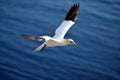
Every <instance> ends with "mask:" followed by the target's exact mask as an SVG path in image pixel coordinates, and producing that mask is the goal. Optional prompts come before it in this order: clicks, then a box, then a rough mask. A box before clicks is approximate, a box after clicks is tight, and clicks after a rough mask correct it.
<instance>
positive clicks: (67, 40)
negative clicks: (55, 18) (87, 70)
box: [66, 39, 77, 45]
mask: <svg viewBox="0 0 120 80" xmlns="http://www.w3.org/2000/svg"><path fill="white" fill-rule="evenodd" d="M66 43H67V44H74V45H77V44H76V43H75V41H74V40H73V39H66Z"/></svg>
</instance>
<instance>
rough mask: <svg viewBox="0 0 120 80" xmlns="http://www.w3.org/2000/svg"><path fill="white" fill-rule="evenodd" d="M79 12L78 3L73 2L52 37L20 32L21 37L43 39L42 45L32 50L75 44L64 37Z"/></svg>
mask: <svg viewBox="0 0 120 80" xmlns="http://www.w3.org/2000/svg"><path fill="white" fill-rule="evenodd" d="M78 12H79V3H78V4H74V5H73V6H72V7H71V8H70V10H69V11H68V13H67V15H66V17H65V20H64V21H63V22H62V23H61V25H60V26H59V27H58V28H57V29H56V31H55V35H54V36H53V37H50V36H29V35H25V34H21V35H22V37H24V38H27V39H31V40H36V41H44V43H43V44H42V45H40V46H39V47H38V48H36V49H35V50H34V51H43V49H44V48H45V47H55V46H65V45H69V44H76V43H75V42H74V40H73V39H64V36H65V34H66V33H67V31H68V30H69V29H70V27H71V26H72V25H73V24H74V23H75V21H76V19H77V16H78Z"/></svg>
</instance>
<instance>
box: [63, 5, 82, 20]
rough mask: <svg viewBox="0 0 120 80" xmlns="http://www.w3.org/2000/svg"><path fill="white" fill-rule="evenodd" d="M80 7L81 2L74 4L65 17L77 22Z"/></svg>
mask: <svg viewBox="0 0 120 80" xmlns="http://www.w3.org/2000/svg"><path fill="white" fill-rule="evenodd" d="M79 7H80V4H79V3H76V4H73V6H72V7H71V8H70V10H69V11H68V13H67V15H66V17H65V20H71V21H73V22H75V21H76V19H77V16H78V12H79Z"/></svg>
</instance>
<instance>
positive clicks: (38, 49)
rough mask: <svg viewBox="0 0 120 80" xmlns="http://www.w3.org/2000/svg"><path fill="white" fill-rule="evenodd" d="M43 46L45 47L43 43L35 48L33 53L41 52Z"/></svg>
mask: <svg viewBox="0 0 120 80" xmlns="http://www.w3.org/2000/svg"><path fill="white" fill-rule="evenodd" d="M44 45H45V43H43V44H42V45H40V46H39V47H37V48H36V49H35V50H34V51H33V52H36V51H40V50H42V48H43V47H44Z"/></svg>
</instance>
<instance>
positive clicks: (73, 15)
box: [53, 4, 79, 39]
mask: <svg viewBox="0 0 120 80" xmlns="http://www.w3.org/2000/svg"><path fill="white" fill-rule="evenodd" d="M78 12H79V4H74V5H73V6H72V7H71V9H70V10H69V12H68V13H67V15H66V17H65V20H64V21H63V22H62V24H61V25H60V26H59V27H58V28H57V29H56V31H55V36H54V37H53V38H57V39H63V38H64V36H65V34H66V32H67V31H68V30H69V29H70V27H71V26H72V25H73V24H74V23H75V21H76V19H77V16H78Z"/></svg>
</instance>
